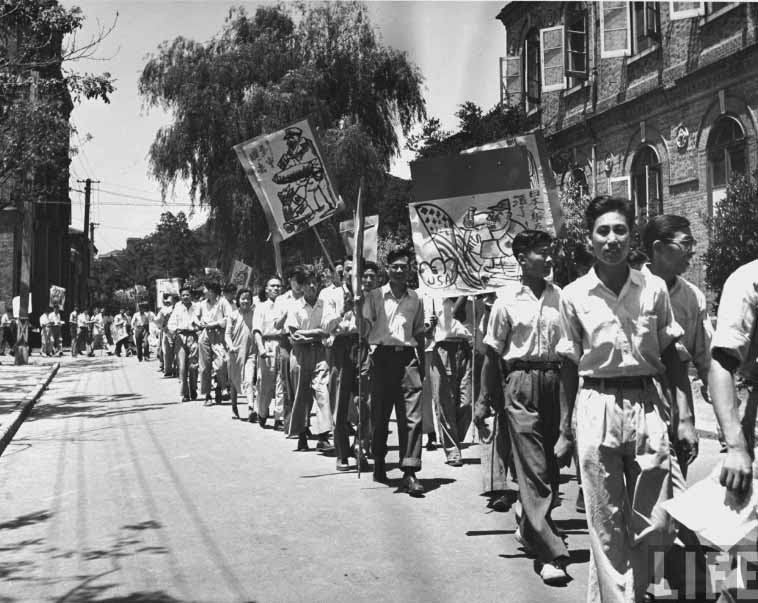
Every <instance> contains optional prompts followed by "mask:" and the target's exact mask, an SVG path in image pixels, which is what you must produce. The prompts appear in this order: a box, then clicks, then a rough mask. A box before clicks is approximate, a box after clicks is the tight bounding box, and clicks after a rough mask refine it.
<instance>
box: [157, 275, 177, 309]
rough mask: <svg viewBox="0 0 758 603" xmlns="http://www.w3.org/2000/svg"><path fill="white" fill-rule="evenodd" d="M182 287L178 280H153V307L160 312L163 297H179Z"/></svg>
mask: <svg viewBox="0 0 758 603" xmlns="http://www.w3.org/2000/svg"><path fill="white" fill-rule="evenodd" d="M181 286H182V279H180V278H157V279H155V306H156V309H158V310H160V309H161V307H162V306H163V296H164V295H177V296H178V295H179V289H180V288H181Z"/></svg>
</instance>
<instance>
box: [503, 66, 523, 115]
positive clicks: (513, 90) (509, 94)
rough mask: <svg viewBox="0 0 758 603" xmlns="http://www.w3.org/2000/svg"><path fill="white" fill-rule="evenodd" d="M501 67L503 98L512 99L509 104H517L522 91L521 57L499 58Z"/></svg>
mask: <svg viewBox="0 0 758 603" xmlns="http://www.w3.org/2000/svg"><path fill="white" fill-rule="evenodd" d="M500 61H501V69H502V70H503V82H502V85H503V88H504V89H505V98H506V100H507V101H512V102H511V103H509V104H519V103H520V102H521V97H522V93H523V87H522V84H521V57H520V56H518V55H515V56H506V57H503V58H501V59H500Z"/></svg>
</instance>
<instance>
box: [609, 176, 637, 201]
mask: <svg viewBox="0 0 758 603" xmlns="http://www.w3.org/2000/svg"><path fill="white" fill-rule="evenodd" d="M616 182H626V198H627V199H630V200H631V198H632V179H631V178H630V177H629V176H614V177H613V178H608V194H609V195H612V194H613V185H614V184H615V183H616Z"/></svg>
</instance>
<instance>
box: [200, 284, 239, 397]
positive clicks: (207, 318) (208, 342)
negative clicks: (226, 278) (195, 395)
mask: <svg viewBox="0 0 758 603" xmlns="http://www.w3.org/2000/svg"><path fill="white" fill-rule="evenodd" d="M203 295H205V299H204V300H203V301H201V302H200V303H199V304H198V308H197V325H198V326H199V327H200V328H201V329H202V332H201V333H200V335H199V337H198V340H197V345H198V354H199V361H200V394H201V395H204V396H205V404H206V406H210V405H211V404H212V403H213V402H212V401H211V390H212V389H213V388H212V387H211V380H212V376H213V359H214V356H219V355H222V354H224V353H225V352H224V351H223V349H224V330H225V329H226V320H227V318H229V316H230V315H231V306H230V305H229V302H227V301H226V300H225V299H223V298H222V297H221V286H220V285H219V284H218V283H213V282H207V283H205V286H204V287H203ZM221 367H222V368H221V370H218V371H216V388H215V394H216V395H215V403H216V404H221V390H222V389H224V387H226V377H225V375H226V372H225V371H223V363H221Z"/></svg>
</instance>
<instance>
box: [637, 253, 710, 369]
mask: <svg viewBox="0 0 758 603" xmlns="http://www.w3.org/2000/svg"><path fill="white" fill-rule="evenodd" d="M640 272H642V274H645V275H650V276H654V275H653V273H652V272H650V269H649V268H648V265H647V264H645V265H644V266H643V267H642V269H641V270H640ZM669 298H670V299H671V308H672V309H673V311H674V319H675V320H676V322H677V323H678V324H679V326H680V327H682V329H683V330H684V335H682V337H681V339H679V341H677V342H676V347H677V351H678V352H679V357H680V358H681V359H682V360H683V361H685V362H689V361H692V363H693V364H694V365H695V368H696V369H697V374H698V376H699V377H700V379H702V380H703V381H706V380H707V378H708V368H709V367H710V365H711V338H712V337H713V327H712V326H711V318H710V316H708V307H707V303H706V299H705V294H704V293H703V292H702V291H701V290H700V289H698V288H697V287H696V286H695V285H693V284H692V283H691V282H689V281H688V280H687V279H684V278H682V277H681V276H677V277H676V281H675V282H674V286H673V287H671V289H669Z"/></svg>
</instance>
